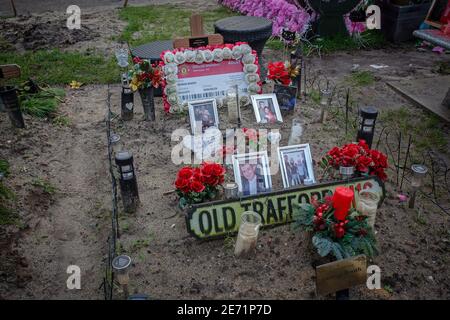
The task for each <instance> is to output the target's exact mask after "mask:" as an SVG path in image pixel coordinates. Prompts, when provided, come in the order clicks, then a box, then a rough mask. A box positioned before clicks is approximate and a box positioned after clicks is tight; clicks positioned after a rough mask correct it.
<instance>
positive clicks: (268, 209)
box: [186, 177, 385, 239]
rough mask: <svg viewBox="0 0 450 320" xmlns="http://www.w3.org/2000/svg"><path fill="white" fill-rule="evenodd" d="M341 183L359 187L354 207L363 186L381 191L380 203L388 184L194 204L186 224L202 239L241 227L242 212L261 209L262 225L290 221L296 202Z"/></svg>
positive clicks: (368, 182) (363, 182) (357, 182)
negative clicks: (341, 187) (342, 187)
mask: <svg viewBox="0 0 450 320" xmlns="http://www.w3.org/2000/svg"><path fill="white" fill-rule="evenodd" d="M338 186H346V187H349V188H352V189H353V190H354V191H355V198H354V199H353V207H355V206H356V203H357V201H358V192H359V191H361V190H363V189H369V188H371V189H374V190H376V191H377V192H378V193H379V194H380V199H381V200H380V204H381V203H382V201H383V199H384V197H385V189H384V184H383V182H382V181H381V180H380V179H378V177H362V178H356V179H351V180H348V181H336V182H331V183H322V184H315V185H311V186H306V187H299V188H290V189H285V190H282V191H277V192H269V193H262V194H259V195H254V196H248V197H243V198H240V199H232V200H221V201H214V202H208V203H202V204H198V205H193V206H192V207H191V208H190V209H189V211H188V212H187V215H186V227H187V230H188V232H189V233H190V234H191V235H193V236H194V237H196V238H198V239H214V238H219V237H224V236H226V235H229V234H230V233H235V232H237V231H238V230H239V225H240V223H241V214H242V213H243V212H245V211H255V212H257V213H258V214H259V215H260V216H261V219H262V226H261V227H262V228H264V227H270V226H276V225H282V224H286V223H289V222H291V221H292V209H293V206H294V204H299V203H310V200H311V198H312V197H316V198H317V199H322V198H323V197H324V196H326V195H327V194H328V193H329V192H334V189H335V188H336V187H338Z"/></svg>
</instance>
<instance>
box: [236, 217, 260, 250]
mask: <svg viewBox="0 0 450 320" xmlns="http://www.w3.org/2000/svg"><path fill="white" fill-rule="evenodd" d="M260 225H261V218H260V217H259V215H258V214H257V213H256V212H251V211H249V212H244V213H243V214H242V222H241V226H240V227H239V233H238V236H237V240H236V246H235V248H234V254H235V256H237V257H242V256H247V255H249V254H250V253H252V252H253V251H254V250H255V248H256V243H257V240H258V232H259V227H260Z"/></svg>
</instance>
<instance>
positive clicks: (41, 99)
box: [21, 88, 65, 118]
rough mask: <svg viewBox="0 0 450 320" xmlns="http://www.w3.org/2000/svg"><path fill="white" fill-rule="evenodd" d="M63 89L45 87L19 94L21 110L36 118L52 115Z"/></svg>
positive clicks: (63, 92) (62, 95) (61, 96)
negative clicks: (33, 92)
mask: <svg viewBox="0 0 450 320" xmlns="http://www.w3.org/2000/svg"><path fill="white" fill-rule="evenodd" d="M64 96H65V91H64V90H63V89H59V88H50V89H45V91H44V90H42V91H40V92H38V93H35V94H26V95H23V96H21V100H22V101H21V107H22V111H23V112H25V113H28V114H29V115H32V116H34V117H38V118H45V117H49V116H52V115H54V114H55V113H56V111H57V109H58V105H59V102H60V100H61V98H63V97H64Z"/></svg>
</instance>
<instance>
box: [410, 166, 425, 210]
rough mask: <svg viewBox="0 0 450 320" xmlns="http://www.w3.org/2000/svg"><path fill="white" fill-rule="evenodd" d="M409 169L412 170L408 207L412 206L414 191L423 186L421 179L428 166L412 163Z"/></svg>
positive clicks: (422, 179) (414, 199)
mask: <svg viewBox="0 0 450 320" xmlns="http://www.w3.org/2000/svg"><path fill="white" fill-rule="evenodd" d="M411 170H412V172H413V176H412V180H411V187H412V195H411V198H410V199H409V208H411V209H412V208H414V205H415V202H416V193H417V190H419V189H420V187H422V186H423V181H424V179H425V176H426V174H427V172H428V168H427V167H426V166H424V165H422V164H413V165H412V166H411Z"/></svg>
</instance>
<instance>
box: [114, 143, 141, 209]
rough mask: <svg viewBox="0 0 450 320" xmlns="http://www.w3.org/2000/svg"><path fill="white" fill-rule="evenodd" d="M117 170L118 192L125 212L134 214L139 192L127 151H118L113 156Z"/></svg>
mask: <svg viewBox="0 0 450 320" xmlns="http://www.w3.org/2000/svg"><path fill="white" fill-rule="evenodd" d="M115 159H116V165H117V167H118V170H119V175H120V178H119V181H120V192H121V195H122V202H123V207H124V210H125V211H126V212H135V211H136V208H137V205H138V203H139V192H138V186H137V180H136V175H135V172H134V165H133V156H132V155H131V154H130V153H129V152H128V151H120V152H117V153H116V155H115Z"/></svg>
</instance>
